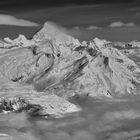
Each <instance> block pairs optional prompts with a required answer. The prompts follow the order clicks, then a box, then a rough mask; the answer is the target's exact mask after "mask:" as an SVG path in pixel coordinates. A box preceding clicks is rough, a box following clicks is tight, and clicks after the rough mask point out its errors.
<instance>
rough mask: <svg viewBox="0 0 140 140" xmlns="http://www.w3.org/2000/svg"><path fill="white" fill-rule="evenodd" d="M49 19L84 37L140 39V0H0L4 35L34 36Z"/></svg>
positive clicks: (12, 36) (81, 37) (82, 38)
mask: <svg viewBox="0 0 140 140" xmlns="http://www.w3.org/2000/svg"><path fill="white" fill-rule="evenodd" d="M46 21H51V22H54V23H56V24H59V25H61V26H62V27H64V28H65V29H66V30H68V31H69V33H70V34H71V35H73V36H74V37H76V38H78V39H80V40H90V39H93V38H94V37H99V38H101V39H106V40H112V41H130V40H140V0H80V1H79V0H1V1H0V30H1V32H0V38H3V37H7V36H10V37H11V38H15V37H17V36H18V34H24V35H25V36H26V37H28V38H31V37H32V36H33V34H34V33H35V32H36V31H37V30H39V29H40V28H41V27H42V26H43V24H44V23H45V22H46Z"/></svg>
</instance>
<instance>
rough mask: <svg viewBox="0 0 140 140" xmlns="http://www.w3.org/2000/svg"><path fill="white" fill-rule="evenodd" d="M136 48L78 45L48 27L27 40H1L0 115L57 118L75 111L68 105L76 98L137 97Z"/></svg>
mask: <svg viewBox="0 0 140 140" xmlns="http://www.w3.org/2000/svg"><path fill="white" fill-rule="evenodd" d="M139 48H140V42H138V41H133V42H127V43H126V42H110V41H106V40H100V39H98V38H95V39H93V40H91V41H83V42H80V41H79V40H78V39H75V38H73V37H72V36H70V35H68V34H67V32H66V31H65V30H63V31H62V30H60V28H57V27H56V26H54V25H52V24H51V23H49V22H47V23H45V24H44V27H43V28H42V29H41V30H40V31H39V32H37V33H36V34H35V35H34V36H33V37H32V39H31V40H28V39H27V38H26V37H25V36H23V35H19V37H18V38H16V39H14V40H11V39H10V38H4V39H1V41H0V79H1V81H0V83H1V84H0V96H1V103H0V109H1V112H5V113H6V112H9V111H16V112H18V111H22V110H25V108H26V110H30V109H31V108H32V111H33V113H34V111H35V113H37V114H40V115H43V116H47V117H48V115H53V116H55V117H60V116H63V115H64V114H66V113H70V112H75V111H79V110H80V107H78V106H76V105H74V104H72V103H70V102H69V101H68V100H67V99H69V98H70V97H73V96H76V95H78V96H81V95H84V96H90V97H91V98H92V97H101V98H102V97H108V98H115V97H122V96H127V95H135V94H139V85H140V66H139V55H138V54H139ZM21 99H22V100H21ZM22 102H24V104H23V103H22ZM33 108H34V109H33ZM29 112H30V111H29Z"/></svg>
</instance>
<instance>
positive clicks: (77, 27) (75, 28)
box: [73, 25, 101, 30]
mask: <svg viewBox="0 0 140 140" xmlns="http://www.w3.org/2000/svg"><path fill="white" fill-rule="evenodd" d="M73 29H74V30H80V29H86V30H97V29H101V27H98V26H94V25H90V26H88V27H79V26H74V27H73Z"/></svg>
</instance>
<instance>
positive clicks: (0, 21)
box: [0, 14, 38, 27]
mask: <svg viewBox="0 0 140 140" xmlns="http://www.w3.org/2000/svg"><path fill="white" fill-rule="evenodd" d="M0 25H14V26H26V27H32V26H38V24H37V23H35V22H32V21H28V20H25V19H18V18H16V17H14V16H11V15H4V14H0Z"/></svg>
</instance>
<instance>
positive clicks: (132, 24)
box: [109, 21, 136, 27]
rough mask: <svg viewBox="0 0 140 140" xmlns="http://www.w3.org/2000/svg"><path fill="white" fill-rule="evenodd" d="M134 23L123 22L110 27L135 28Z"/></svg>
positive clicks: (114, 23)
mask: <svg viewBox="0 0 140 140" xmlns="http://www.w3.org/2000/svg"><path fill="white" fill-rule="evenodd" d="M134 26H136V25H135V23H134V22H128V23H123V22H122V21H116V22H113V23H111V24H110V25H109V27H134Z"/></svg>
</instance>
